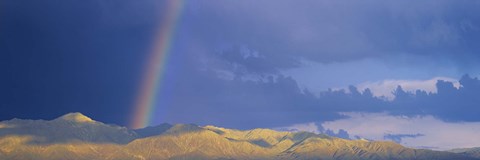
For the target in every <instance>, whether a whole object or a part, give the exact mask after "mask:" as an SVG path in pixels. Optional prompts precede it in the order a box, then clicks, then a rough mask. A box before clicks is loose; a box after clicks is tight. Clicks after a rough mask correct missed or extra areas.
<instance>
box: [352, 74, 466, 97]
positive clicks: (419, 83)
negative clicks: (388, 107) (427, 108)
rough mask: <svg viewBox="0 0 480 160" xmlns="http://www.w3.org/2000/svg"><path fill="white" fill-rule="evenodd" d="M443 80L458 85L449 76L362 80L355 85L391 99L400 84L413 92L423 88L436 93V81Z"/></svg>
mask: <svg viewBox="0 0 480 160" xmlns="http://www.w3.org/2000/svg"><path fill="white" fill-rule="evenodd" d="M438 80H443V81H448V82H452V83H453V85H454V86H455V88H457V89H458V88H459V87H460V83H459V82H458V80H456V79H453V78H449V77H434V78H432V79H428V80H383V81H377V82H364V83H361V84H358V85H356V87H357V88H358V89H360V90H365V89H367V88H369V89H370V90H371V91H372V93H373V95H374V96H377V97H382V96H384V97H387V98H388V99H389V100H393V99H394V98H395V95H393V93H392V91H393V90H395V89H396V88H397V87H398V86H402V89H403V90H404V91H407V92H411V93H415V92H416V91H417V90H423V91H425V92H428V93H437V86H436V84H437V81H438Z"/></svg>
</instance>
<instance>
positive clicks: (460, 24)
mask: <svg viewBox="0 0 480 160" xmlns="http://www.w3.org/2000/svg"><path fill="white" fill-rule="evenodd" d="M478 7H480V2H477V1H446V0H441V1H422V2H417V1H415V2H413V1H375V0H370V1H309V0H307V1H276V2H274V3H272V2H271V1H235V2H231V1H209V2H190V1H189V3H187V9H186V12H185V14H184V18H185V25H188V26H190V27H186V28H188V30H190V33H191V35H193V36H196V37H199V40H202V41H208V42H211V43H217V42H221V43H230V44H240V45H247V46H248V47H250V48H252V49H254V50H257V51H258V52H259V53H261V54H263V55H265V56H266V57H270V58H273V59H276V60H272V61H274V62H272V65H276V66H275V67H278V68H282V67H283V68H285V67H292V66H291V65H283V64H284V63H279V64H276V62H277V61H282V60H283V61H298V60H299V59H300V58H306V59H308V60H312V61H317V62H327V63H328V62H334V61H349V60H357V59H362V58H369V57H374V58H387V59H388V58H390V57H391V56H396V57H397V58H398V56H400V55H407V56H408V55H412V56H426V57H429V58H432V59H436V60H441V59H448V61H450V60H451V61H454V62H455V63H457V66H459V67H464V65H467V66H468V65H473V64H475V63H473V62H475V61H474V60H478V58H479V57H478V56H477V54H475V53H476V52H477V51H478V50H480V48H479V47H478V45H476V43H475V42H477V41H479V40H480V39H479V38H478V37H479V35H480V16H479V15H480V14H479V11H478V10H477V8H478ZM471 58H473V59H474V60H472V59H471ZM466 61H468V62H469V63H465V62H466ZM293 67H294V66H293Z"/></svg>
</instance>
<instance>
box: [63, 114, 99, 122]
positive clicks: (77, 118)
mask: <svg viewBox="0 0 480 160" xmlns="http://www.w3.org/2000/svg"><path fill="white" fill-rule="evenodd" d="M58 119H61V120H65V121H73V122H95V121H94V120H92V119H91V118H90V117H87V116H85V115H83V114H82V113H79V112H75V113H68V114H65V115H63V116H61V117H59V118H58Z"/></svg>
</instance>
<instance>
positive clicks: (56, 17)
mask: <svg viewBox="0 0 480 160" xmlns="http://www.w3.org/2000/svg"><path fill="white" fill-rule="evenodd" d="M163 7H165V4H164V2H162V1H154V0H151V1H150V0H148V1H141V2H139V1H128V0H120V1H118V0H106V1H93V0H92V1H89V0H87V1H75V0H66V1H39V2H31V3H26V2H21V1H15V0H5V1H2V2H0V24H1V25H0V55H1V57H0V71H1V72H0V73H2V78H1V79H0V85H1V88H2V89H1V91H0V96H1V97H2V98H1V99H0V100H1V101H0V106H1V107H2V108H7V110H6V111H2V112H1V113H0V119H2V120H5V119H11V118H14V117H17V118H33V119H37V118H42V119H52V118H55V117H57V116H59V115H62V114H64V113H67V112H76V111H79V112H82V113H84V114H86V115H89V116H91V117H92V118H94V119H97V120H100V121H104V122H107V123H116V124H120V125H126V124H128V120H129V114H130V112H131V109H132V106H133V104H134V101H135V98H136V95H137V92H138V87H139V83H140V82H141V78H142V71H143V70H144V68H143V67H144V66H145V63H146V62H147V60H146V58H147V57H148V54H149V51H150V50H151V48H152V43H153V42H152V40H153V39H154V38H155V37H154V35H155V31H157V29H158V28H159V27H161V26H162V25H163V24H162V22H163V21H162V14H163V12H162V11H164V8H163ZM183 7H184V9H183V10H182V12H181V16H180V18H179V19H178V24H177V25H176V32H175V33H174V36H173V39H172V49H171V51H170V57H169V59H168V60H167V62H168V63H167V66H166V72H165V76H164V80H163V82H162V86H163V88H161V89H159V94H158V97H156V99H157V104H156V108H157V109H156V110H155V113H154V121H153V124H152V125H154V124H159V123H162V122H169V123H197V124H200V125H206V124H212V125H219V126H223V127H233V128H240V129H248V128H254V127H263V128H282V127H283V128H285V127H287V128H289V127H290V129H291V127H292V126H310V129H311V128H312V126H313V129H314V130H317V131H319V132H322V131H325V130H327V129H332V130H335V129H337V131H339V128H338V126H344V127H345V130H346V132H354V134H356V135H362V136H364V137H368V136H370V135H368V134H364V133H361V130H356V129H353V128H350V129H351V130H347V129H348V128H347V127H348V125H341V124H338V125H337V127H335V126H331V125H327V124H337V123H333V122H344V121H341V120H345V121H346V120H348V119H349V118H350V119H355V118H357V119H355V120H358V119H362V118H363V117H362V116H356V115H357V113H364V115H367V116H371V117H389V116H391V117H393V118H391V117H390V118H391V119H396V118H395V117H402V116H405V117H410V118H414V119H413V120H419V121H420V120H425V119H427V120H431V119H434V120H432V121H431V122H432V123H435V124H439V126H455V127H457V128H456V129H457V130H460V131H463V130H462V129H465V128H461V127H467V128H468V127H470V125H465V126H460V127H458V125H450V124H459V123H469V124H470V123H471V124H475V126H477V127H478V125H476V123H477V122H479V121H480V118H478V116H476V115H474V114H473V113H478V111H480V109H478V107H477V104H478V103H477V102H479V101H478V100H476V99H477V98H476V96H475V95H478V92H480V88H478V86H477V85H478V84H479V83H480V82H479V81H478V80H477V79H475V78H474V77H477V76H478V75H479V67H480V63H478V62H479V60H480V54H479V53H478V52H479V51H480V46H479V45H478V42H480V13H479V12H480V11H479V10H478V8H479V7H480V2H479V1H469V0H457V1H453V0H435V1H433V0H431V1H429V0H427V1H421V2H418V1H393V0H387V1H380V0H367V1H353V0H345V1H327V0H322V1H313V0H312V1H310V0H304V1H250V0H247V1H220V0H218V1H203V2H202V1H185V3H184V6H183ZM153 45H155V44H153ZM465 74H469V75H470V76H469V77H463V78H462V76H463V75H465ZM461 79H463V81H460V80H461ZM438 80H444V81H442V82H440V83H437V81H438ZM462 82H463V83H462ZM465 84H467V86H465ZM398 85H401V86H402V88H401V90H398V88H397V86H398ZM349 86H350V87H349ZM367 88H369V90H370V91H368V92H367V91H365V89H367ZM329 89H331V90H329ZM342 89H343V91H342ZM395 89H397V90H396V91H397V92H395V93H397V94H393V93H392V92H393V91H394V90H395ZM417 89H420V90H424V91H425V92H416V90H417ZM399 91H405V93H403V92H399ZM402 93H403V94H402ZM417 93H418V94H417ZM398 95H402V96H401V97H402V98H398V97H397V96H398ZM381 96H385V97H381ZM345 113H346V114H345ZM418 116H420V117H427V118H418ZM364 117H365V116H364ZM415 118H416V119H415ZM430 118H431V119H430ZM327 122H328V123H327ZM365 122H369V121H368V120H365ZM441 122H444V123H448V124H443V123H441ZM311 124H313V125H311ZM420 124H425V125H428V123H420ZM372 125H374V124H372ZM315 127H316V128H315ZM297 128H298V127H297ZM300 128H305V127H300ZM322 128H323V129H322ZM470 128H472V127H470ZM340 129H341V128H340ZM393 132H395V133H393ZM397 132H398V133H397ZM420 132H421V131H418V132H416V131H412V130H408V131H407V130H397V131H392V132H388V133H384V131H383V130H378V134H377V133H376V134H371V135H372V137H373V138H376V139H379V138H378V137H380V139H381V138H384V137H382V136H378V135H382V134H385V135H417V134H421V135H424V136H419V137H432V134H433V133H428V134H427V133H420ZM462 133H464V132H462ZM468 133H469V132H468ZM351 137H352V138H353V137H354V136H353V135H352V136H351ZM386 137H387V138H389V137H390V138H391V136H386ZM407 138H416V137H415V136H410V137H409V136H407ZM474 142H475V143H474V144H468V145H467V144H462V145H450V147H463V146H469V145H477V146H480V140H478V141H474ZM446 143H447V142H446ZM431 145H432V146H431V147H438V145H440V144H431ZM412 146H415V145H412Z"/></svg>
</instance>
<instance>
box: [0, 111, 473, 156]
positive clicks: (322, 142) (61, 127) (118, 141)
mask: <svg viewBox="0 0 480 160" xmlns="http://www.w3.org/2000/svg"><path fill="white" fill-rule="evenodd" d="M0 159H2V160H3V159H12V160H13V159H14V160H16V159H22V160H23V159H25V160H28V159H32V160H36V159H38V160H43V159H45V160H47V159H48V160H55V159H58V160H63V159H79V160H83V159H84V160H94V159H99V160H100V159H102V160H104V159H107V160H108V159H125V160H145V159H155V160H156V159H327V160H336V159H338V160H383V159H385V160H387V159H388V160H403V159H406V160H432V159H435V160H442V159H444V160H451V159H462V160H474V159H475V158H472V157H470V156H468V155H465V154H457V153H451V152H439V151H430V150H418V149H410V148H405V147H403V146H401V145H399V144H396V143H393V142H377V141H374V142H369V141H365V140H345V139H340V138H335V137H330V136H326V135H322V134H314V133H309V132H278V131H274V130H270V129H253V130H245V131H244V130H235V129H226V128H220V127H214V126H205V127H200V126H197V125H193V124H177V125H170V124H162V125H159V126H155V127H147V128H144V129H138V130H130V129H127V128H125V127H119V126H115V125H108V124H104V123H101V122H97V121H94V120H92V119H90V118H88V117H86V116H84V115H82V114H80V113H71V114H67V115H65V116H62V117H60V118H57V119H54V120H51V121H44V120H20V119H13V120H10V121H3V122H0Z"/></svg>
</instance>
